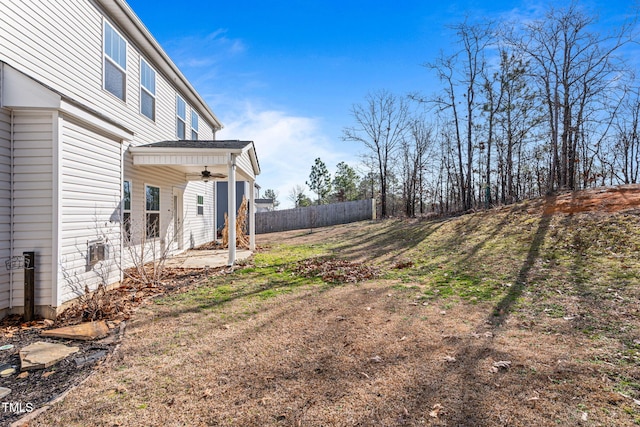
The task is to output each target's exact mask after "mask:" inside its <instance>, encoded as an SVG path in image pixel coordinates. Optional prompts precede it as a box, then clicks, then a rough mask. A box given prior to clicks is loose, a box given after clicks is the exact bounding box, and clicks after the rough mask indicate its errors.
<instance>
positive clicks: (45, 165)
mask: <svg viewBox="0 0 640 427" xmlns="http://www.w3.org/2000/svg"><path fill="white" fill-rule="evenodd" d="M57 120H58V118H57V114H56V113H51V112H46V111H42V112H40V111H37V112H36V111H34V112H23V111H17V112H15V113H14V170H13V172H14V188H13V190H14V191H13V194H14V199H13V203H14V205H13V206H14V211H13V223H14V225H13V227H14V230H13V245H14V246H13V255H22V253H23V252H24V251H34V252H35V254H36V265H35V268H36V277H35V280H36V288H35V305H36V306H39V305H41V306H42V305H43V306H50V305H52V296H53V294H52V286H53V274H54V273H53V271H52V269H53V268H55V269H56V270H57V263H56V262H54V260H53V251H52V247H53V214H52V212H53V198H52V190H53V184H52V182H53V180H54V176H53V140H54V138H55V135H56V128H55V126H54V123H55V122H57ZM12 286H13V306H19V307H22V306H23V301H24V286H23V274H22V271H19V270H18V271H16V274H14V276H13V284H12Z"/></svg>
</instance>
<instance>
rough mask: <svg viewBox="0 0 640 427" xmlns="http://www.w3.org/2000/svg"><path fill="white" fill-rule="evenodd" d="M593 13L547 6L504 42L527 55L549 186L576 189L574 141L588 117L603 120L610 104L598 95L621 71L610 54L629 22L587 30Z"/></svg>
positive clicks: (625, 37) (572, 7) (620, 43)
mask: <svg viewBox="0 0 640 427" xmlns="http://www.w3.org/2000/svg"><path fill="white" fill-rule="evenodd" d="M594 22H595V18H594V17H592V16H589V15H587V14H586V13H584V12H583V10H582V9H581V8H580V7H579V6H578V4H577V3H576V2H573V3H571V4H570V5H569V6H568V7H566V8H564V9H555V8H550V9H549V11H548V12H547V14H546V16H545V18H544V19H541V20H535V21H531V22H528V23H526V24H525V25H524V29H523V34H522V35H520V34H518V35H514V34H516V33H512V34H511V36H509V37H508V40H509V42H510V43H511V44H512V45H513V46H514V47H515V48H516V49H518V50H520V51H521V52H523V53H524V54H525V55H527V56H528V58H530V60H531V64H532V67H533V68H532V76H533V77H534V78H535V80H536V82H537V84H538V86H539V88H540V93H541V96H542V102H543V103H544V105H545V107H546V120H547V124H548V129H549V133H548V134H549V139H550V145H551V152H550V154H551V168H550V175H551V176H550V179H549V186H550V188H549V190H553V189H554V188H555V187H556V186H559V187H561V188H569V189H575V188H576V176H577V173H576V171H577V170H576V164H577V163H578V161H579V158H578V144H579V141H580V140H581V138H583V137H584V136H585V135H584V134H583V133H582V131H583V129H584V124H585V122H586V121H588V120H602V115H601V114H594V113H595V112H600V113H605V114H606V113H608V112H611V111H612V109H611V108H610V106H605V105H602V103H603V102H605V101H606V99H604V98H603V97H602V96H601V95H602V93H605V92H609V93H610V92H612V91H615V90H616V86H618V85H617V83H616V82H617V81H618V80H619V78H620V76H621V75H622V73H623V72H624V68H623V66H622V63H621V61H619V59H618V58H617V57H616V56H615V55H614V54H615V53H616V51H618V50H619V49H620V48H621V47H622V46H623V45H624V44H626V43H628V42H629V41H630V40H631V39H630V32H629V31H630V28H631V26H630V23H627V24H625V25H623V26H622V27H621V28H620V29H619V31H618V32H617V33H615V34H611V35H606V36H601V35H599V34H598V33H596V32H592V31H590V28H591V27H592V25H593V24H594Z"/></svg>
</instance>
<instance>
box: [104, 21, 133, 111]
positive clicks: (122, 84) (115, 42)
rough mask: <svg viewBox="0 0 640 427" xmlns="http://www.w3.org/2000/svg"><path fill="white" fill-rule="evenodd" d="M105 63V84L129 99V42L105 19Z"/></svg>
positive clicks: (117, 95)
mask: <svg viewBox="0 0 640 427" xmlns="http://www.w3.org/2000/svg"><path fill="white" fill-rule="evenodd" d="M103 43H104V65H103V67H104V68H103V85H104V89H105V90H106V91H107V92H110V93H111V94H112V95H115V96H116V97H118V98H120V99H121V100H122V101H126V99H127V42H126V41H125V40H124V38H123V37H122V36H121V35H120V34H119V33H118V32H117V31H116V30H115V28H113V26H111V24H109V23H108V22H107V21H104V36H103Z"/></svg>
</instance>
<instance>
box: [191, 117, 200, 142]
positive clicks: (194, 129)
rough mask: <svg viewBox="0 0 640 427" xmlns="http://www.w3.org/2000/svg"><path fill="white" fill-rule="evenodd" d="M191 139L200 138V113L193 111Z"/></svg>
mask: <svg viewBox="0 0 640 427" xmlns="http://www.w3.org/2000/svg"><path fill="white" fill-rule="evenodd" d="M191 139H192V140H194V141H197V140H198V113H196V112H195V111H191Z"/></svg>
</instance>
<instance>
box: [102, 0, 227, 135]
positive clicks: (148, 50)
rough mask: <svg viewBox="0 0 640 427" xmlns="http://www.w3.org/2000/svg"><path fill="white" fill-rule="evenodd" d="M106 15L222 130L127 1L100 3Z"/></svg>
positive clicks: (109, 0)
mask: <svg viewBox="0 0 640 427" xmlns="http://www.w3.org/2000/svg"><path fill="white" fill-rule="evenodd" d="M96 2H97V3H98V4H99V5H100V6H101V7H102V9H103V10H104V12H105V13H106V15H107V16H108V17H109V18H110V19H111V20H112V21H113V22H114V23H116V24H117V25H118V27H119V28H120V30H122V31H124V32H125V33H126V35H127V36H128V37H129V39H130V40H131V41H133V42H134V43H135V45H136V47H137V48H138V49H139V50H140V51H141V52H142V53H143V54H144V56H145V58H146V59H147V60H149V61H151V62H152V63H153V65H154V66H155V67H156V69H157V70H158V71H159V72H161V73H162V74H163V75H164V76H165V77H166V78H167V80H168V81H169V82H171V83H172V84H173V85H175V86H176V89H178V92H180V94H181V95H182V96H184V97H185V98H186V100H187V101H188V102H189V105H191V106H192V107H193V108H195V109H196V110H197V111H198V113H199V114H200V116H201V117H202V118H204V119H205V120H206V121H207V122H209V124H210V125H211V126H212V127H213V128H214V130H220V129H222V127H223V126H222V123H221V122H220V120H218V118H217V117H216V115H215V114H214V113H213V111H211V108H209V106H208V105H207V103H206V102H205V101H204V99H202V97H201V96H200V94H199V93H198V92H197V91H196V90H195V89H194V87H193V86H192V85H191V83H189V81H188V80H187V78H186V77H185V76H184V74H182V72H181V71H180V69H179V68H178V67H177V66H176V64H174V62H173V61H172V60H171V58H169V55H167V53H166V52H165V51H164V49H163V48H162V46H160V44H159V43H158V42H157V41H156V39H155V38H154V37H153V35H152V34H151V32H150V31H149V30H148V29H147V27H146V26H145V25H144V24H143V23H142V21H141V20H140V18H138V16H137V15H136V14H135V12H134V11H133V9H131V7H130V6H129V5H128V4H127V3H126V2H125V1H124V0H96Z"/></svg>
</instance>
